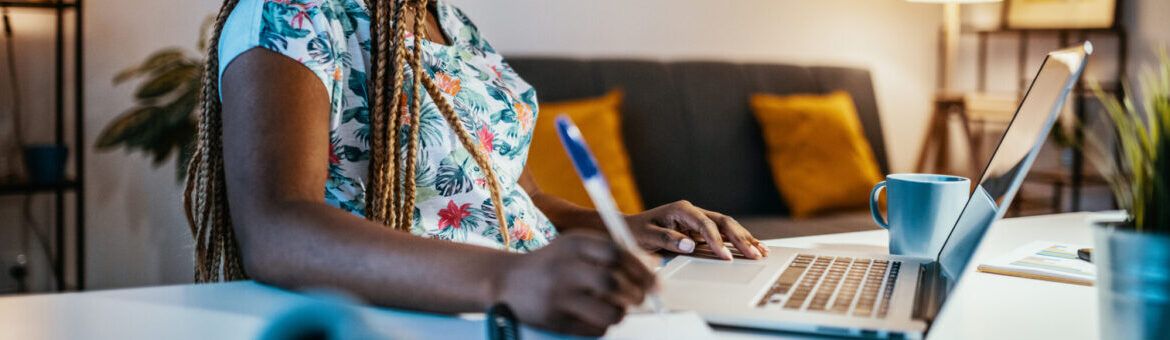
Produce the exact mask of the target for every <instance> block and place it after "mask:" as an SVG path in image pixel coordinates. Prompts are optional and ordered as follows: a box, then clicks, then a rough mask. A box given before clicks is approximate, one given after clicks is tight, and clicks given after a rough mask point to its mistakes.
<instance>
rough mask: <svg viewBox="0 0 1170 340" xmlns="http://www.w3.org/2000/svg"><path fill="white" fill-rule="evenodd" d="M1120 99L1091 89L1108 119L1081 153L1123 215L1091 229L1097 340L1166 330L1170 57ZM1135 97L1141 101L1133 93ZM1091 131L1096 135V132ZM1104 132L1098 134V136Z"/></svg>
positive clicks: (1169, 306) (1169, 300)
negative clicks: (1105, 182)
mask: <svg viewBox="0 0 1170 340" xmlns="http://www.w3.org/2000/svg"><path fill="white" fill-rule="evenodd" d="M1139 80H1140V85H1141V87H1140V89H1141V92H1139V93H1137V94H1135V93H1133V92H1132V91H1126V92H1127V93H1128V94H1127V95H1126V96H1125V97H1124V98H1123V99H1118V98H1117V97H1116V96H1112V95H1106V94H1105V93H1104V92H1103V91H1101V89H1100V87H1099V86H1093V90H1094V91H1095V92H1096V94H1097V98H1100V100H1101V104H1102V105H1103V106H1104V107H1105V110H1104V111H1105V113H1106V115H1107V116H1108V118H1109V119H1107V121H1108V122H1109V123H1110V124H1107V125H1106V126H1107V129H1105V130H1106V132H1107V133H1105V134H1101V135H1090V136H1088V138H1089V140H1088V142H1089V144H1088V146H1090V147H1091V149H1090V150H1087V151H1089V152H1087V153H1086V154H1087V155H1089V157H1090V159H1091V160H1093V162H1094V163H1095V165H1096V166H1097V167H1098V168H1099V169H1100V170H1102V171H1103V172H1104V173H1106V174H1107V177H1108V179H1109V181H1110V186H1111V189H1112V190H1113V194H1114V196H1115V198H1116V199H1117V202H1118V204H1119V205H1120V206H1121V208H1123V209H1125V211H1126V212H1127V216H1128V219H1127V220H1125V221H1124V222H1119V223H1097V224H1096V225H1095V227H1094V239H1095V243H1096V246H1095V250H1094V253H1093V262H1094V263H1096V264H1097V270H1098V273H1097V275H1098V279H1097V287H1098V288H1097V291H1098V296H1099V302H1100V321H1101V325H1100V327H1101V334H1100V335H1101V338H1102V339H1152V338H1160V337H1165V336H1166V334H1170V58H1168V57H1167V56H1166V53H1165V51H1163V53H1162V58H1161V63H1160V67H1159V69H1158V70H1157V72H1153V71H1147V72H1144V73H1142V74H1141V77H1140V78H1139ZM1137 98H1141V100H1139V99H1137ZM1094 137H1096V138H1094ZM1101 137H1104V138H1101Z"/></svg>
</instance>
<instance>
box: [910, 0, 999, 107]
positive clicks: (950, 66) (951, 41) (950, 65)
mask: <svg viewBox="0 0 1170 340" xmlns="http://www.w3.org/2000/svg"><path fill="white" fill-rule="evenodd" d="M906 1H909V2H917V3H932V4H942V5H943V49H942V50H943V53H942V55H943V60H942V62H943V67H942V84H941V85H942V90H943V92H950V89H951V76H952V75H953V74H954V73H955V72H954V67H955V60H956V58H957V55H958V51H959V30H960V29H962V27H961V26H960V25H961V23H962V22H961V21H962V19H961V15H960V13H959V5H962V4H976V3H989V2H1001V1H1002V0H906Z"/></svg>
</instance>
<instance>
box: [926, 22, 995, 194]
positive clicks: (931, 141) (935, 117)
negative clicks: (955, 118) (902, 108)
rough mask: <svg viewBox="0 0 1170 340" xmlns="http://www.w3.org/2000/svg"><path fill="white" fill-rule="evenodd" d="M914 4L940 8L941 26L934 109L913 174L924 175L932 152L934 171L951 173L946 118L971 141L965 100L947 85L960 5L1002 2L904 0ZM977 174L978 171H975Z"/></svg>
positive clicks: (972, 154)
mask: <svg viewBox="0 0 1170 340" xmlns="http://www.w3.org/2000/svg"><path fill="white" fill-rule="evenodd" d="M907 1H909V2H918V3H936V4H942V5H943V26H942V34H941V37H942V39H941V41H940V44H939V50H940V53H939V55H940V56H941V57H942V60H941V61H940V67H939V92H938V93H937V94H936V95H935V98H934V109H933V111H932V112H931V117H930V122H929V123H928V126H927V129H928V130H927V132H926V137H925V138H924V139H923V142H922V150H921V152H920V153H919V155H918V164H917V166H916V169H915V170H916V171H918V172H927V171H928V169H927V158H929V157H930V155H931V153H932V151H933V154H934V155H933V157H934V170H935V171H941V172H944V173H949V172H951V169H949V166H948V165H947V163H948V162H947V151H949V149H950V145H949V144H950V133H949V131H950V125H949V124H948V123H949V122H950V116H951V115H952V114H957V115H959V118H960V119H961V120H962V122H963V124H962V125H963V132H964V133H965V134H966V137H967V140H968V141H971V140H973V136H974V135H973V134H972V131H971V127H970V124H969V122H970V119H969V117H967V113H966V110H965V106H966V103H965V100H964V96H963V95H962V94H959V93H956V91H954V88H953V87H952V86H953V85H952V84H951V82H952V81H953V80H954V79H953V78H954V74H955V64H956V60H957V59H958V53H959V35H960V33H961V30H962V13H961V11H960V9H961V5H962V4H971V3H988V2H1000V1H1002V0H907ZM968 154H969V155H970V162H971V166H972V167H978V166H979V163H978V157H979V155H977V154H976V152H974V149H973V150H972V151H970V152H968ZM975 171H976V172H978V170H975Z"/></svg>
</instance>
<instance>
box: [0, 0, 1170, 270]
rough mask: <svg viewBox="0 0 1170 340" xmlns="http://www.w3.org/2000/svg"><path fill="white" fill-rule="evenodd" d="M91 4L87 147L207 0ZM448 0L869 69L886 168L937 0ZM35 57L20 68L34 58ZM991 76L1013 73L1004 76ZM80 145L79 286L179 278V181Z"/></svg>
mask: <svg viewBox="0 0 1170 340" xmlns="http://www.w3.org/2000/svg"><path fill="white" fill-rule="evenodd" d="M90 1H91V2H93V3H96V2H97V0H90ZM100 1H101V2H100V5H93V6H90V7H89V8H88V10H87V12H86V14H87V16H88V18H89V19H88V22H87V25H86V30H87V33H88V37H87V38H88V43H87V49H86V55H87V58H88V59H87V60H88V62H89V64H88V65H87V72H86V79H85V82H86V84H87V86H88V93H87V95H86V103H87V107H88V110H89V112H88V117H87V122H86V123H87V131H86V133H87V138H88V139H89V140H88V141H87V142H89V143H90V145H92V140H93V138H94V137H95V136H96V135H97V133H98V132H99V131H100V129H101V127H102V126H104V125H105V124H106V123H108V122H109V121H110V120H111V119H112V118H113V117H114V116H115V115H116V114H118V113H120V112H121V111H122V110H123V109H125V108H127V107H129V106H130V100H129V98H130V93H131V91H132V86H120V87H115V86H112V85H111V84H110V79H111V78H112V76H113V75H114V73H116V71H117V70H119V69H121V68H124V67H126V66H129V65H132V64H134V63H135V62H137V61H138V60H140V59H141V58H143V57H145V56H146V55H147V54H149V53H150V52H151V51H154V50H156V49H158V48H160V47H164V46H175V45H177V46H186V47H193V46H194V41H193V40H194V39H195V37H196V36H197V28H198V27H199V24H200V23H201V21H202V20H203V19H204V18H205V16H206V15H208V14H210V13H211V12H213V11H214V10H215V7H216V6H217V5H218V4H217V3H216V1H179V0H166V1H140V0H100ZM450 1H452V2H454V3H457V4H459V5H460V6H461V7H463V8H464V10H465V11H466V12H468V13H469V15H470V16H471V17H472V18H473V19H474V20H475V21H476V22H477V24H478V25H479V26H480V28H481V29H482V31H484V33H485V35H486V36H487V38H488V39H489V40H491V41H492V43H493V44H494V45H495V46H496V47H497V49H499V50H501V51H502V52H504V53H505V54H513V55H515V54H540V55H560V56H581V57H597V56H613V57H631V56H632V57H644V58H653V59H713V60H731V61H754V62H795V63H801V64H826V65H852V66H858V67H865V68H868V69H870V70H871V71H872V72H873V77H874V82H875V84H876V87H877V88H876V91H877V95H878V101H879V106H880V110H881V112H882V113H883V123H884V124H885V126H886V128H887V133H886V139H887V143H888V145H889V150H891V152H892V153H893V154H892V155H891V156H892V160H893V165H894V168H895V170H899V171H905V170H909V169H910V168H911V167H912V166H913V162H914V158H915V157H916V153H917V150H918V143H919V142H920V139H921V137H922V132H923V131H924V130H923V129H924V123H925V122H924V120H925V118H926V116H927V113H928V110H929V106H930V98H931V94H932V92H933V89H934V87H935V78H936V72H935V70H936V67H937V65H936V50H935V49H936V32H937V27H939V24H940V17H941V15H940V14H941V8H940V7H938V6H936V5H928V4H913V3H907V2H905V1H902V0H818V1H807V0H734V1H727V0H723V1H716V0H638V1H629V0H626V1H620V0H593V1H556V0H450ZM1166 6H1167V5H1166V4H1165V2H1164V1H1163V0H1139V1H1138V3H1137V4H1136V5H1135V6H1133V7H1131V8H1130V9H1129V11H1127V12H1129V13H1130V14H1128V16H1127V18H1129V19H1127V20H1132V21H1133V22H1134V23H1135V24H1136V25H1137V27H1138V28H1139V29H1140V30H1141V32H1135V34H1134V39H1135V49H1134V51H1135V56H1134V57H1135V59H1138V60H1151V59H1150V58H1149V55H1148V54H1139V53H1136V52H1138V49H1140V48H1148V47H1141V45H1147V46H1148V43H1147V44H1142V43H1140V42H1139V41H1147V42H1152V41H1162V42H1167V41H1170V37H1168V36H1167V31H1170V30H1167V29H1166V23H1165V22H1164V21H1161V22H1159V18H1163V17H1165V16H1166V14H1168V11H1167V8H1166ZM1139 7H1140V8H1142V10H1141V11H1137V9H1136V8H1139ZM35 61H36V60H33V62H32V63H31V64H33V65H30V66H29V67H31V68H34V69H36V68H40V69H43V68H44V65H43V64H42V65H37V64H36V63H35ZM1008 65H1014V64H1011V63H1010V62H1009V64H1008ZM1003 79H1005V81H1010V83H1011V84H1014V82H1015V81H1014V76H1013V75H1007V76H1003ZM992 81H993V82H994V81H995V80H994V79H993V80H992ZM1006 89H1007V90H1011V89H1013V88H1012V87H1007V88H1006ZM87 151H88V152H89V153H90V164H89V171H90V172H89V176H90V179H91V180H90V183H89V187H88V190H89V194H88V195H87V199H88V200H89V202H90V203H89V207H88V217H89V223H90V226H91V231H90V233H89V243H88V244H89V249H90V255H89V261H90V262H89V265H90V267H89V268H90V270H89V277H90V283H91V287H93V288H111V287H125V286H137V285H154V284H164V283H178V282H187V281H189V280H190V277H191V270H190V268H191V256H190V254H191V242H190V236H189V235H188V231H187V227H186V224H185V222H184V221H183V218H182V214H181V212H180V209H179V206H178V202H179V195H180V193H181V187H180V186H179V185H178V183H176V182H175V179H174V177H173V173H174V171H173V168H171V167H170V166H169V165H168V166H167V167H164V168H162V169H157V170H156V169H153V168H151V166H150V165H149V161H148V160H146V159H145V158H143V157H141V156H138V155H125V154H123V153H120V152H115V153H102V154H94V153H93V152H92V149H90V150H87ZM0 204H4V205H6V206H7V205H8V204H9V203H8V202H7V201H4V202H2V203H0ZM0 214H4V212H0ZM7 216H9V215H3V216H0V218H4V219H6V218H7ZM0 237H2V236H0ZM4 243H5V241H3V240H2V239H0V247H7V245H5V244H4ZM0 255H3V254H0Z"/></svg>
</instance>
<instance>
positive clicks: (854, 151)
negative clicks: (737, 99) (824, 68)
mask: <svg viewBox="0 0 1170 340" xmlns="http://www.w3.org/2000/svg"><path fill="white" fill-rule="evenodd" d="M751 105H752V111H754V112H755V114H756V118H757V119H758V120H759V122H760V125H761V128H762V131H763V133H764V141H765V144H766V145H767V148H768V163H769V164H770V165H771V166H772V176H773V178H774V179H775V181H776V183H777V184H778V188H779V190H780V193H781V194H782V195H783V196H784V200H785V201H787V203H788V208H789V210H790V211H791V212H792V217H795V218H808V217H811V216H814V215H823V214H825V213H828V212H833V211H836V210H850V209H859V208H864V207H868V206H869V195H868V194H869V192H870V189H873V186H874V184H877V182H879V181H881V180H882V178H881V173H880V172H879V171H878V167H877V162H876V161H874V158H873V151H872V149H871V148H870V147H869V143H868V142H867V141H866V140H865V136H864V135H863V134H862V128H861V122H859V121H858V119H857V109H856V107H855V106H854V105H853V99H852V98H849V93H848V92H845V91H833V93H831V94H827V95H820V94H790V95H783V96H779V95H774V94H763V93H761V94H755V95H752V103H751Z"/></svg>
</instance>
